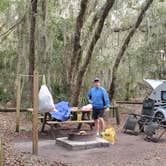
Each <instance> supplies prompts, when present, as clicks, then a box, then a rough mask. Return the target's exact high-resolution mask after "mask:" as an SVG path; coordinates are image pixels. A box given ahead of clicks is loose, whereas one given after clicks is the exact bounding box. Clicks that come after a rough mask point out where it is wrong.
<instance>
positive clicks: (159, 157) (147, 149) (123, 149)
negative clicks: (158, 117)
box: [15, 134, 166, 166]
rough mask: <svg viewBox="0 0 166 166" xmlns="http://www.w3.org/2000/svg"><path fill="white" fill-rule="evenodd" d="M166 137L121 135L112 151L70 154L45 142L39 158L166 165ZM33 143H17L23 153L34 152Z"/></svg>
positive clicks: (81, 164) (112, 165) (78, 164)
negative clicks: (155, 140)
mask: <svg viewBox="0 0 166 166" xmlns="http://www.w3.org/2000/svg"><path fill="white" fill-rule="evenodd" d="M165 144H166V138H165V137H164V138H163V139H162V140H161V142H160V143H151V142H146V141H144V140H143V138H142V136H131V135H125V134H118V136H117V141H116V143H115V144H114V145H110V147H109V148H96V149H90V150H83V151H69V150H66V149H64V148H62V147H60V146H57V145H55V141H54V140H41V141H40V143H39V155H41V156H44V157H47V159H48V160H50V161H56V160H60V161H63V162H65V163H70V164H71V165H73V166H103V165H104V166H137V165H139V166H141V165H145V166H149V165H150V166H156V165H157V166H165V163H166V155H165V154H166V146H165ZM30 145H31V142H30V141H27V142H15V147H16V148H18V149H19V150H21V151H26V152H31V146H30Z"/></svg>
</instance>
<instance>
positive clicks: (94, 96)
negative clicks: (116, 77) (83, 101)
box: [87, 87, 110, 109]
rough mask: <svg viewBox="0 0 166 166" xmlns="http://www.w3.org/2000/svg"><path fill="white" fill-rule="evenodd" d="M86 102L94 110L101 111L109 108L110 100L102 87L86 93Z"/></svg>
mask: <svg viewBox="0 0 166 166" xmlns="http://www.w3.org/2000/svg"><path fill="white" fill-rule="evenodd" d="M87 97H88V100H89V101H90V103H91V104H92V105H93V108H94V109H103V108H104V107H106V108H109V107H110V100H109V97H108V94H107V92H106V90H105V89H104V88H103V87H99V88H96V87H93V88H92V89H91V90H90V91H89V93H88V96H87Z"/></svg>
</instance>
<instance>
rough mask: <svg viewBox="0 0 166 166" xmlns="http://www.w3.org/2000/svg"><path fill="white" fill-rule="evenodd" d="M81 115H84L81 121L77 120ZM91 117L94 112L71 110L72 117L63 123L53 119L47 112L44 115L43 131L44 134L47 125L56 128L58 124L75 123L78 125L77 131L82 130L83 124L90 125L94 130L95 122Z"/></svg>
mask: <svg viewBox="0 0 166 166" xmlns="http://www.w3.org/2000/svg"><path fill="white" fill-rule="evenodd" d="M79 113H82V115H81V120H78V118H77V116H78V114H79ZM91 117H92V110H81V109H75V110H71V116H70V118H69V120H67V121H64V122H61V121H58V120H56V119H54V118H52V117H51V115H50V113H49V112H47V113H45V114H44V118H43V121H42V122H43V124H42V129H41V131H42V132H44V129H45V125H50V126H51V127H52V126H55V127H56V125H57V124H73V123H74V124H78V127H77V129H80V128H81V126H82V124H84V123H86V124H89V126H90V128H91V129H93V125H94V120H92V118H91Z"/></svg>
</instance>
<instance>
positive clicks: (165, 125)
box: [123, 99, 166, 142]
mask: <svg viewBox="0 0 166 166" xmlns="http://www.w3.org/2000/svg"><path fill="white" fill-rule="evenodd" d="M153 115H154V100H152V99H147V100H144V101H143V107H142V112H141V114H140V115H139V114H135V113H132V114H130V115H129V117H128V119H127V120H126V123H125V125H124V127H123V132H124V133H128V134H133V135H138V134H139V133H141V132H143V133H144V134H145V140H148V141H154V142H158V141H159V140H160V138H161V137H162V136H163V135H164V133H165V132H166V121H163V120H161V119H159V118H156V117H154V116H153ZM158 129H160V130H162V131H161V132H160V134H159V135H158V136H157V137H154V135H156V133H157V131H158Z"/></svg>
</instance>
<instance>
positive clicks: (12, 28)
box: [0, 14, 25, 37]
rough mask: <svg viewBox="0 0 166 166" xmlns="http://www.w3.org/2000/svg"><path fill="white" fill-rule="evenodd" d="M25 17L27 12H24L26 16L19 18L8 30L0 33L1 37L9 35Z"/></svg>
mask: <svg viewBox="0 0 166 166" xmlns="http://www.w3.org/2000/svg"><path fill="white" fill-rule="evenodd" d="M24 19H25V14H24V16H23V17H22V18H21V19H19V20H18V21H17V22H16V23H15V24H14V25H12V26H11V27H10V28H9V29H8V30H7V31H5V32H4V33H1V34H0V37H3V36H5V35H8V34H9V33H10V32H12V31H13V30H14V29H15V28H16V27H17V25H19V24H20V23H21V22H22V21H23V20H24Z"/></svg>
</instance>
